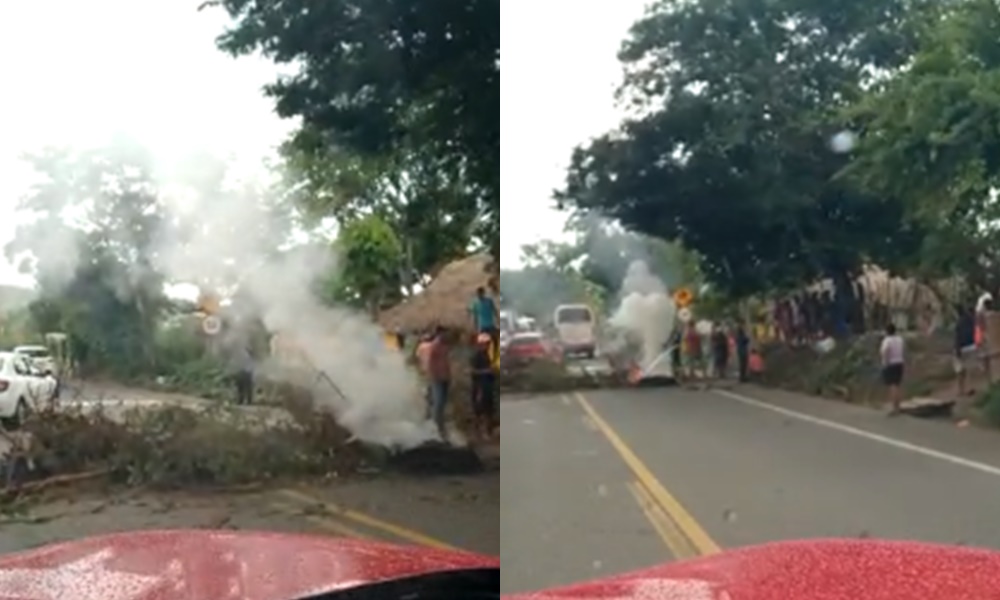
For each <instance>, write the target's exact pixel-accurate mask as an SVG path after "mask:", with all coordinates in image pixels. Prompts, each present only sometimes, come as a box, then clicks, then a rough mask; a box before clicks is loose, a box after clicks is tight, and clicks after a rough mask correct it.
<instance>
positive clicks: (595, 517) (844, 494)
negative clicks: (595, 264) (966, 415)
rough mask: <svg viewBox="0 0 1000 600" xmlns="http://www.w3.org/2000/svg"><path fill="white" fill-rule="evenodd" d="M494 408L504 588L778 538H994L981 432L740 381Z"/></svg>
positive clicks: (998, 451) (992, 468)
mask: <svg viewBox="0 0 1000 600" xmlns="http://www.w3.org/2000/svg"><path fill="white" fill-rule="evenodd" d="M501 420H502V421H503V423H504V425H505V435H506V437H505V440H506V441H507V444H506V447H507V449H508V453H507V461H508V469H507V470H506V472H505V473H506V474H505V475H503V477H504V478H505V479H504V480H503V484H502V492H501V493H502V499H503V503H502V507H503V510H502V511H501V525H502V529H501V531H503V534H502V536H501V548H500V556H501V561H502V562H503V563H504V567H505V570H504V578H503V585H504V592H513V591H520V590H526V589H533V588H539V587H545V586H550V585H558V584H564V583H569V582H573V581H579V580H581V579H587V578H590V577H595V576H601V575H605V574H610V573H613V572H619V571H623V570H629V569H634V568H640V567H643V566H647V565H651V564H655V563H659V562H663V561H666V560H671V559H673V558H675V557H682V558H683V557H688V556H695V555H699V554H704V553H710V552H712V551H716V550H718V549H719V548H726V547H734V546H741V545H748V544H757V543H762V542H767V541H773V540H782V539H795V538H808V537H830V536H835V537H868V536H873V537H884V538H904V539H919V540H926V541H932V542H943V543H962V544H972V545H982V546H989V547H995V548H1000V520H998V519H996V509H995V506H996V499H997V498H1000V435H998V434H995V433H992V432H987V431H981V430H976V429H959V428H957V427H954V426H951V425H948V424H939V423H928V422H922V421H916V420H913V419H907V418H902V419H888V418H886V417H885V416H884V415H882V414H879V413H875V412H872V411H868V410H866V409H860V408H855V407H851V406H846V405H842V404H837V403H832V402H827V401H822V400H815V399H811V398H805V397H800V396H796V395H792V394H786V393H781V392H772V391H764V390H759V389H754V388H747V389H740V390H736V391H735V392H721V393H720V392H696V391H688V390H682V389H671V390H631V391H624V392H621V391H619V392H603V393H588V394H587V395H586V396H551V397H541V398H533V399H526V400H517V401H510V402H506V403H504V404H503V405H502V406H501ZM511 436H513V437H511ZM511 461H513V463H511Z"/></svg>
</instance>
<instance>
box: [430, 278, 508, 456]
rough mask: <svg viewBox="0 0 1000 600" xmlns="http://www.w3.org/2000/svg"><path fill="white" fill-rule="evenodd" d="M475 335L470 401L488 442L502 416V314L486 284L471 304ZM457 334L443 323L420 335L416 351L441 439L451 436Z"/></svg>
mask: <svg viewBox="0 0 1000 600" xmlns="http://www.w3.org/2000/svg"><path fill="white" fill-rule="evenodd" d="M469 312H470V316H471V319H472V325H473V331H474V332H475V333H474V337H473V340H472V341H473V344H472V351H471V352H470V353H469V377H470V381H469V384H470V390H471V391H470V397H469V402H470V404H471V407H472V412H473V415H474V418H475V421H476V434H477V436H478V437H479V441H481V442H488V441H492V440H494V439H495V438H496V437H498V436H499V432H500V418H499V407H498V405H497V394H498V386H497V378H498V373H497V364H498V360H497V358H498V353H499V332H500V329H499V317H500V313H499V310H498V307H497V305H496V302H495V301H494V300H493V298H491V297H490V296H489V294H488V293H487V291H486V289H485V288H479V289H478V290H476V297H475V299H474V300H473V301H472V303H471V305H470V307H469ZM457 341H459V340H456V338H455V336H454V334H453V333H452V332H450V331H449V330H448V329H446V328H444V327H436V328H434V330H433V331H430V332H427V333H425V334H424V335H422V336H420V339H419V341H418V343H417V345H416V347H415V349H414V355H415V358H416V361H417V366H418V368H419V370H420V373H421V375H422V376H423V377H424V379H425V382H426V386H427V387H426V403H427V418H428V419H429V420H432V421H433V422H434V424H435V425H436V426H437V428H438V432H439V434H440V436H441V439H442V440H445V441H447V440H448V428H447V415H448V407H449V403H450V402H451V401H452V396H453V395H454V390H453V386H452V382H453V372H452V364H453V362H452V361H453V357H454V354H453V353H454V352H455V350H456V349H457V346H459V344H457V343H456V342H457Z"/></svg>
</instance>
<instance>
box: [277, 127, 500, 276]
mask: <svg viewBox="0 0 1000 600" xmlns="http://www.w3.org/2000/svg"><path fill="white" fill-rule="evenodd" d="M284 153H285V157H286V161H287V165H288V168H287V172H288V174H289V178H290V181H289V182H288V187H289V188H291V189H292V190H294V193H293V195H292V199H293V201H294V202H295V204H296V205H298V206H300V207H302V208H303V209H304V211H305V213H306V214H307V215H308V216H310V217H312V219H313V220H322V219H326V218H330V217H332V218H334V219H336V220H337V221H338V222H340V223H343V224H345V225H349V224H350V223H351V222H353V221H356V220H358V219H364V218H368V217H376V218H378V219H379V220H381V221H382V222H384V223H385V224H387V225H388V226H389V227H390V228H391V229H392V231H394V232H395V235H396V238H397V239H398V240H399V242H400V244H401V246H402V255H401V257H400V263H399V265H397V267H396V272H395V273H394V275H393V281H394V282H396V284H397V285H398V286H401V287H403V288H404V289H405V290H406V291H407V293H412V292H413V289H414V286H415V285H418V284H419V285H426V284H427V283H428V281H429V279H430V278H431V276H432V275H433V274H434V273H436V272H437V271H438V270H439V269H440V268H441V267H442V266H444V265H446V264H448V263H450V262H451V261H453V260H456V259H458V258H461V257H463V256H465V255H466V254H467V253H468V252H469V250H470V248H473V247H475V246H476V245H480V246H481V245H482V243H483V242H484V241H485V239H484V237H485V236H484V232H483V231H482V226H481V223H480V222H479V221H480V219H479V212H478V210H477V209H476V207H475V206H473V205H470V204H469V202H468V200H467V194H466V191H465V190H464V189H463V187H462V186H463V185H464V184H463V183H462V182H461V181H455V180H454V179H453V178H452V177H451V176H450V173H449V172H448V170H447V169H443V168H441V164H440V161H438V160H436V159H434V158H433V157H426V156H423V155H421V154H419V153H415V152H397V153H395V154H392V155H387V156H382V157H367V156H359V155H354V154H349V153H346V152H344V151H334V150H325V151H321V152H313V153H307V152H303V151H301V150H300V149H298V147H296V146H294V145H288V146H286V147H285V149H284ZM477 240H478V242H479V244H477Z"/></svg>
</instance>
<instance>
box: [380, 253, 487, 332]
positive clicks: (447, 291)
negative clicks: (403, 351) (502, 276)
mask: <svg viewBox="0 0 1000 600" xmlns="http://www.w3.org/2000/svg"><path fill="white" fill-rule="evenodd" d="M480 287H486V288H488V289H493V290H494V291H495V290H496V287H497V274H496V263H495V262H494V261H493V258H492V257H491V256H488V255H475V256H470V257H468V258H464V259H462V260H458V261H455V262H453V263H450V264H448V265H447V266H445V267H444V268H443V269H441V271H440V272H439V273H438V274H437V276H436V277H435V278H434V279H433V280H432V281H431V283H430V284H429V285H428V286H427V287H426V288H425V289H424V290H423V291H422V292H420V293H419V294H417V295H415V296H413V297H411V298H409V299H407V300H406V301H404V302H403V303H402V304H399V305H397V306H394V307H392V308H390V309H388V310H386V311H383V312H382V314H381V315H380V316H379V323H380V324H381V325H382V326H383V327H385V328H387V329H393V330H397V329H398V330H401V331H404V332H416V331H424V330H427V329H431V328H433V327H436V326H438V325H441V326H444V327H448V328H449V329H460V330H465V329H471V328H472V321H471V320H470V318H469V305H470V303H471V302H472V299H473V298H474V297H475V295H476V289H478V288H480Z"/></svg>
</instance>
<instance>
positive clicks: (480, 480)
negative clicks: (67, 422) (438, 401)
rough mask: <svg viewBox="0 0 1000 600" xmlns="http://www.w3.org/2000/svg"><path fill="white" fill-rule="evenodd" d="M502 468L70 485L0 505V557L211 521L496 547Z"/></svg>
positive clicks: (483, 549)
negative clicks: (230, 484) (293, 481)
mask: <svg viewBox="0 0 1000 600" xmlns="http://www.w3.org/2000/svg"><path fill="white" fill-rule="evenodd" d="M499 479H500V478H499V473H496V472H493V473H488V474H485V475H481V476H477V477H465V478H457V477H447V478H433V479H424V478H406V477H392V476H384V477H378V478H372V479H370V480H355V481H339V482H333V483H331V484H329V485H310V486H291V487H286V488H280V489H270V490H260V491H256V492H253V493H242V494H220V493H216V494H206V493H183V492H177V493H153V492H148V491H142V490H138V491H136V490H132V491H129V490H113V491H112V492H111V493H110V494H109V493H106V492H99V491H96V490H89V491H88V490H86V489H83V490H77V491H75V492H74V495H73V498H72V499H61V500H53V501H50V502H46V503H26V504H24V505H23V506H21V507H20V508H19V509H17V510H14V508H15V507H12V506H0V554H6V553H10V552H16V551H19V550H25V549H29V548H34V547H37V546H40V545H46V544H51V543H54V542H58V541H64V540H74V539H80V538H85V537H90V536H94V535H101V534H106V533H112V532H117V531H134V530H144V529H175V528H209V529H242V530H265V531H288V532H306V533H312V534H318V535H329V536H336V537H345V536H346V537H354V538H365V539H376V540H384V541H389V542H393V543H399V544H414V545H423V546H431V547H439V548H454V549H464V550H469V551H473V552H479V553H481V554H487V555H491V556H496V555H497V554H498V553H499V546H500V541H499V537H500V536H499V519H498V518H497V517H498V516H499V504H498V500H499Z"/></svg>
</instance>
